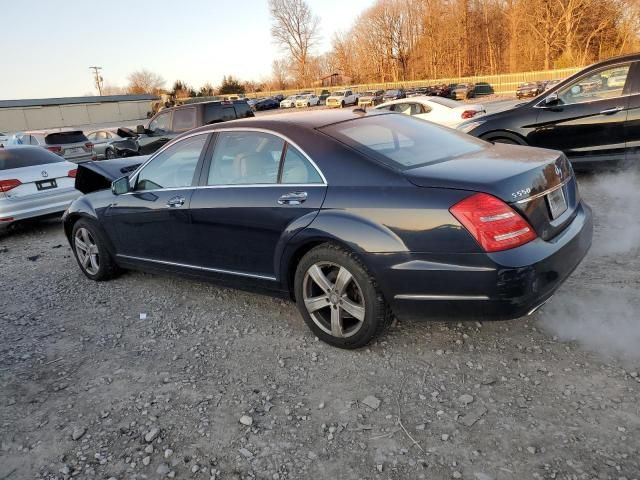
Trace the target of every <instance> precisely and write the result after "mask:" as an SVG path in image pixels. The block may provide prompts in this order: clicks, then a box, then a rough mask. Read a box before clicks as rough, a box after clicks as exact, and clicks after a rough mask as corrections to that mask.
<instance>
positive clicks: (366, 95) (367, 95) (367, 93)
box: [363, 90, 376, 97]
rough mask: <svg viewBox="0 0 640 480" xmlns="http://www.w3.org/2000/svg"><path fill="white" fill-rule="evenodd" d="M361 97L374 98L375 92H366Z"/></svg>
mask: <svg viewBox="0 0 640 480" xmlns="http://www.w3.org/2000/svg"><path fill="white" fill-rule="evenodd" d="M363 95H364V96H365V97H375V96H376V92H374V91H372V90H369V91H368V92H364V93H363Z"/></svg>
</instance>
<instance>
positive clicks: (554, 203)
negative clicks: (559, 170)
mask: <svg viewBox="0 0 640 480" xmlns="http://www.w3.org/2000/svg"><path fill="white" fill-rule="evenodd" d="M547 205H548V206H549V212H550V213H551V219H552V220H555V219H556V218H558V217H559V216H560V215H562V214H563V213H564V212H566V211H567V199H566V197H565V195H564V188H562V187H561V188H558V189H557V190H554V191H553V192H551V193H549V194H548V195H547Z"/></svg>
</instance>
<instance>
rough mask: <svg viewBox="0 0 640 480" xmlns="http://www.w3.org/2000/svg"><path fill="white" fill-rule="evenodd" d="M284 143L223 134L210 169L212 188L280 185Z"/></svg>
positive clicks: (270, 138)
mask: <svg viewBox="0 0 640 480" xmlns="http://www.w3.org/2000/svg"><path fill="white" fill-rule="evenodd" d="M283 149H284V140H282V139H281V138H279V137H276V136H275V135H271V134H269V133H262V132H253V131H247V132H221V133H220V134H219V135H218V139H217V141H216V146H215V149H214V152H213V158H212V159H211V166H210V168H209V175H208V180H207V184H208V185H248V184H271V183H277V182H278V169H279V166H280V157H281V156H282V150H283Z"/></svg>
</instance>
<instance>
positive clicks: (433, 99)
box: [429, 97, 460, 108]
mask: <svg viewBox="0 0 640 480" xmlns="http://www.w3.org/2000/svg"><path fill="white" fill-rule="evenodd" d="M429 101H430V102H433V103H438V104H440V105H442V106H445V107H449V108H456V107H459V106H460V103H459V102H456V101H455V100H451V99H450V98H444V97H431V98H430V99H429Z"/></svg>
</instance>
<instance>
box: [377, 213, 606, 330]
mask: <svg viewBox="0 0 640 480" xmlns="http://www.w3.org/2000/svg"><path fill="white" fill-rule="evenodd" d="M592 236H593V220H592V214H591V209H590V208H589V207H588V206H587V205H586V204H584V203H582V204H581V205H580V206H579V208H578V211H577V213H576V216H575V218H574V220H573V221H572V222H571V224H570V225H569V226H568V227H567V228H566V229H565V230H564V231H563V232H561V233H560V234H558V235H557V236H556V237H554V238H553V239H552V240H550V241H544V240H542V239H540V238H538V239H536V240H534V241H532V242H529V243H527V244H526V245H523V246H521V247H518V248H514V249H511V250H505V251H503V252H495V253H490V254H479V253H473V254H457V255H452V254H447V255H442V254H428V253H397V254H380V255H376V256H375V257H376V258H375V259H374V263H375V265H376V267H375V268H374V270H375V272H376V278H377V280H378V283H379V285H380V288H381V289H382V292H383V294H384V295H385V298H386V299H387V301H388V302H389V303H390V305H391V308H392V310H393V312H394V313H395V314H396V315H397V316H398V317H400V318H423V319H424V318H431V319H446V318H484V319H510V318H518V317H521V316H524V315H527V314H529V313H532V312H533V311H534V310H535V309H537V308H538V307H539V306H540V305H542V304H544V303H545V302H546V301H547V300H548V299H549V298H551V296H552V295H553V294H554V293H555V291H556V290H557V289H558V288H559V287H560V285H562V283H563V282H564V281H565V280H566V279H567V278H568V277H569V275H570V274H571V273H572V272H573V270H574V269H575V268H576V267H577V266H578V265H579V264H580V262H581V261H582V259H583V258H584V257H585V255H586V254H587V252H588V251H589V248H590V247H591V239H592Z"/></svg>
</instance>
